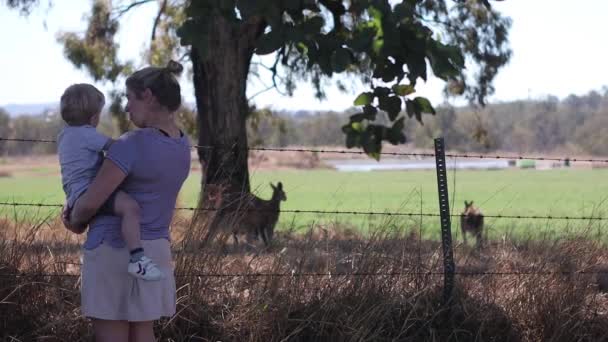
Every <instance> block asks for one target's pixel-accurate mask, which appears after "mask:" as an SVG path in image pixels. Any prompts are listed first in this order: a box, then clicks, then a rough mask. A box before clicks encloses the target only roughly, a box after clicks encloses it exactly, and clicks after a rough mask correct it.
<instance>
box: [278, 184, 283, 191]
mask: <svg viewBox="0 0 608 342" xmlns="http://www.w3.org/2000/svg"><path fill="white" fill-rule="evenodd" d="M277 188H278V189H279V190H283V183H281V182H279V183H278V184H277Z"/></svg>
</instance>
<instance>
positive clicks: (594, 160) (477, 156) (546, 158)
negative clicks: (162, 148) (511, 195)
mask: <svg viewBox="0 0 608 342" xmlns="http://www.w3.org/2000/svg"><path fill="white" fill-rule="evenodd" d="M0 141H14V142H35V143H56V142H57V141H56V140H47V139H23V138H4V137H0ZM191 147H192V148H196V149H213V148H222V147H217V146H215V147H214V146H205V145H191ZM225 149H226V150H234V147H233V146H226V147H225ZM246 150H248V151H267V152H310V153H335V154H359V155H361V154H366V153H365V152H364V151H350V150H333V149H314V148H275V147H248V148H246ZM379 154H380V155H385V156H405V157H435V153H415V152H411V153H410V152H380V153H379ZM445 156H446V157H447V158H474V159H505V160H538V161H556V162H564V163H566V162H589V163H607V164H608V159H601V158H571V157H549V156H542V155H541V156H522V155H515V156H506V155H487V154H486V155H482V154H466V153H446V154H445Z"/></svg>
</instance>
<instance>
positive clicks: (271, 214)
mask: <svg viewBox="0 0 608 342" xmlns="http://www.w3.org/2000/svg"><path fill="white" fill-rule="evenodd" d="M270 186H271V187H272V190H273V192H272V198H271V199H270V200H264V199H261V198H259V197H257V196H255V195H254V194H247V195H246V198H244V199H242V200H241V201H240V206H239V207H237V208H234V207H233V208H234V210H233V211H227V212H224V213H222V214H221V215H222V217H221V218H220V219H219V220H218V221H215V222H214V223H215V224H212V226H211V227H210V231H209V232H208V234H207V236H206V237H205V239H204V243H206V242H207V241H209V240H211V239H212V238H213V236H214V235H215V234H216V233H217V232H218V231H219V230H222V229H223V230H224V231H225V232H230V231H231V232H232V236H233V239H234V245H235V246H236V247H238V244H239V239H238V235H239V234H246V236H247V240H250V238H253V239H256V240H257V239H258V238H259V237H260V236H261V237H262V240H263V241H264V244H265V245H266V246H268V244H269V243H270V241H271V240H272V238H273V236H274V228H275V226H276V223H277V221H278V219H279V214H280V204H281V201H286V200H287V196H286V195H285V192H284V191H283V184H282V183H281V182H279V183H278V184H277V186H274V185H273V184H272V183H271V184H270ZM215 202H216V203H218V202H219V203H221V202H222V199H221V198H220V199H215ZM220 227H221V228H220Z"/></svg>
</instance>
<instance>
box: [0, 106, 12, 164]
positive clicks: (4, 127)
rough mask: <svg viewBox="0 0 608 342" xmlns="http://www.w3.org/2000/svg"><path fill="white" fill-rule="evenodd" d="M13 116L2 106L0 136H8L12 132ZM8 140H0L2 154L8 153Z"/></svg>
mask: <svg viewBox="0 0 608 342" xmlns="http://www.w3.org/2000/svg"><path fill="white" fill-rule="evenodd" d="M10 124H11V117H10V116H9V115H8V113H7V112H6V110H4V108H1V107H0V137H8V136H9V135H10V132H11V126H10ZM5 146H6V141H3V140H0V156H3V155H4V154H5V153H6V148H5Z"/></svg>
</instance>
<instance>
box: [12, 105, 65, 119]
mask: <svg viewBox="0 0 608 342" xmlns="http://www.w3.org/2000/svg"><path fill="white" fill-rule="evenodd" d="M58 107H59V104H58V103H56V102H55V103H52V102H49V103H28V104H12V103H10V104H7V105H0V108H3V109H4V110H6V111H7V112H8V114H9V115H10V116H11V117H16V116H20V115H38V114H42V113H43V112H44V111H46V110H49V109H51V110H56V109H57V108H58Z"/></svg>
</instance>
